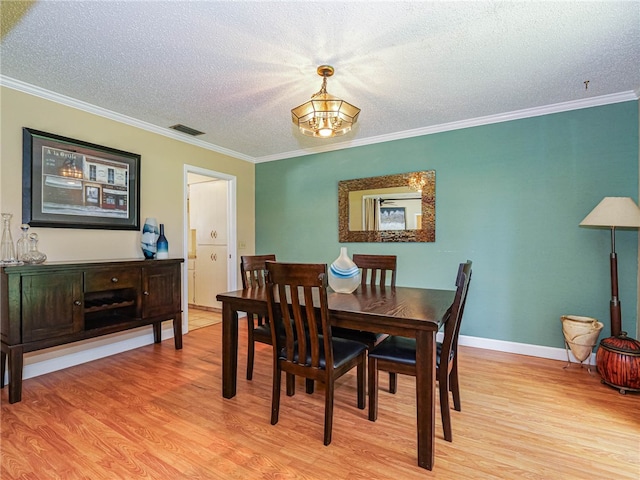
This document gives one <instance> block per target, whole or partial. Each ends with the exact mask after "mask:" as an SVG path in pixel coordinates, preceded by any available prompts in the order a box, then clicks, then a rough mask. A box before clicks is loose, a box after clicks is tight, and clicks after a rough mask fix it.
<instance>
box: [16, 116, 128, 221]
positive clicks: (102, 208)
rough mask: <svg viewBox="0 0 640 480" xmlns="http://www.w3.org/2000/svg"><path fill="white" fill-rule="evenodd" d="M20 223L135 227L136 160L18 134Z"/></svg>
mask: <svg viewBox="0 0 640 480" xmlns="http://www.w3.org/2000/svg"><path fill="white" fill-rule="evenodd" d="M22 223H28V224H29V225H31V226H32V227H59V228H99V229H105V230H138V229H139V228H140V155H137V154H135V153H129V152H123V151H121V150H116V149H114V148H109V147H103V146H100V145H94V144H92V143H87V142H82V141H80V140H74V139H72V138H66V137H61V136H59V135H53V134H51V133H45V132H40V131H37V130H33V129H30V128H23V129H22Z"/></svg>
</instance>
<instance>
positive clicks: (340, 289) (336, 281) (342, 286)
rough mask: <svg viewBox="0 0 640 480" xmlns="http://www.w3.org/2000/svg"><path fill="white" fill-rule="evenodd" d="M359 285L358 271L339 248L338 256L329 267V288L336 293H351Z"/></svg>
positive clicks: (345, 248) (345, 250) (344, 250)
mask: <svg viewBox="0 0 640 480" xmlns="http://www.w3.org/2000/svg"><path fill="white" fill-rule="evenodd" d="M358 285H360V269H359V268H358V266H357V265H356V264H355V263H353V260H351V259H350V258H349V256H348V255H347V247H340V256H339V257H338V258H336V259H335V261H334V262H333V263H332V264H331V265H330V266H329V286H330V287H331V288H332V289H333V291H334V292H337V293H352V292H353V291H354V290H355V289H356V288H358Z"/></svg>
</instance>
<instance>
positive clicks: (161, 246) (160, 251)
mask: <svg viewBox="0 0 640 480" xmlns="http://www.w3.org/2000/svg"><path fill="white" fill-rule="evenodd" d="M156 249H157V253H156V258H157V259H158V260H162V259H164V258H169V242H168V241H167V237H165V236H164V223H161V224H160V236H159V237H158V241H157V242H156Z"/></svg>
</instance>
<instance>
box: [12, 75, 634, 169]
mask: <svg viewBox="0 0 640 480" xmlns="http://www.w3.org/2000/svg"><path fill="white" fill-rule="evenodd" d="M0 85H2V86H4V87H7V88H11V89H14V90H18V91H21V92H24V93H28V94H30V95H34V96H36V97H40V98H43V99H45V100H50V101H52V102H56V103H60V104H62V105H66V106H68V107H72V108H76V109H78V110H82V111H85V112H88V113H92V114H94V115H98V116H101V117H104V118H108V119H110V120H114V121H116V122H120V123H124V124H126V125H130V126H132V127H136V128H140V129H142V130H146V131H149V132H152V133H157V134H158V135H162V136H165V137H168V138H171V139H173V140H178V141H180V142H184V143H188V144H190V145H194V146H196V147H200V148H204V149H206V150H211V151H214V152H217V153H221V154H223V155H227V156H229V157H233V158H237V159H239V160H244V161H247V162H251V163H263V162H272V161H275V160H284V159H286V158H294V157H303V156H306V155H314V154H317V153H325V152H332V151H336V150H344V149H347V148H353V147H362V146H366V145H375V144H377V143H383V142H391V141H393V140H403V139H407V138H413V137H420V136H423V135H433V134H434V133H442V132H449V131H452V130H461V129H463V128H472V127H479V126H482V125H490V124H493V123H501V122H509V121H512V120H521V119H524V118H531V117H539V116H542V115H551V114H554V113H561V112H568V111H571V110H579V109H582V108H591V107H599V106H603V105H610V104H614V103H621V102H629V101H636V100H638V98H640V88H638V89H636V90H629V91H626V92H620V93H613V94H610V95H601V96H599V97H591V98H585V99H581V100H572V101H569V102H561V103H555V104H551V105H545V106H542V107H534V108H526V109H523V110H516V111H513V112H507V113H500V114H496V115H487V116H484V117H477V118H471V119H468V120H461V121H457V122H450V123H443V124H440V125H433V126H430V127H423V128H416V129H413V130H404V131H402V132H395V133H390V134H386V135H378V136H375V137H368V138H365V139H361V140H348V141H344V142H339V143H331V144H326V145H324V146H321V147H314V148H307V149H302V150H295V151H290V152H284V153H278V154H274V155H265V156H262V157H252V156H250V155H245V154H243V153H239V152H236V151H234V150H229V149H227V148H224V147H220V146H218V145H214V144H212V143H208V142H203V141H202V140H198V139H197V138H189V137H185V136H184V135H183V134H180V133H179V132H176V131H174V130H171V129H169V128H163V127H158V126H157V125H153V124H151V123H147V122H143V121H141V120H138V119H135V118H132V117H129V116H126V115H122V114H120V113H117V112H113V111H111V110H107V109H105V108H102V107H97V106H95V105H92V104H90V103H87V102H83V101H81V100H76V99H74V98H71V97H67V96H66V95H61V94H59V93H55V92H52V91H50V90H45V89H43V88H40V87H36V86H35V85H31V84H28V83H25V82H22V81H20V80H15V79H13V78H10V77H7V76H4V75H0Z"/></svg>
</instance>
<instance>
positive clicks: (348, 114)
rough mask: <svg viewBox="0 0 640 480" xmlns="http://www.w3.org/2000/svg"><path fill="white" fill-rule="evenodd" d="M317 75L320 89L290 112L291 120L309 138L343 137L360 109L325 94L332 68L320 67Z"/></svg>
mask: <svg viewBox="0 0 640 480" xmlns="http://www.w3.org/2000/svg"><path fill="white" fill-rule="evenodd" d="M317 71H318V75H320V76H321V77H322V87H321V88H320V91H319V92H318V93H315V94H313V95H312V97H311V100H309V101H308V102H306V103H303V104H302V105H300V106H298V107H296V108H294V109H292V110H291V120H292V121H293V123H294V124H295V125H296V126H297V127H298V128H299V129H300V131H301V132H302V133H303V134H305V135H308V136H310V137H321V138H331V137H338V136H340V135H344V134H345V133H347V132H348V131H350V130H351V127H352V125H353V124H354V123H356V121H357V120H358V115H359V114H360V109H359V108H358V107H354V106H353V105H351V104H350V103H348V102H345V101H344V100H341V99H340V98H338V97H334V96H333V95H329V94H328V93H327V78H328V77H330V76H332V75H333V73H334V69H333V67H331V66H329V65H320V66H319V67H318V70H317Z"/></svg>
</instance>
